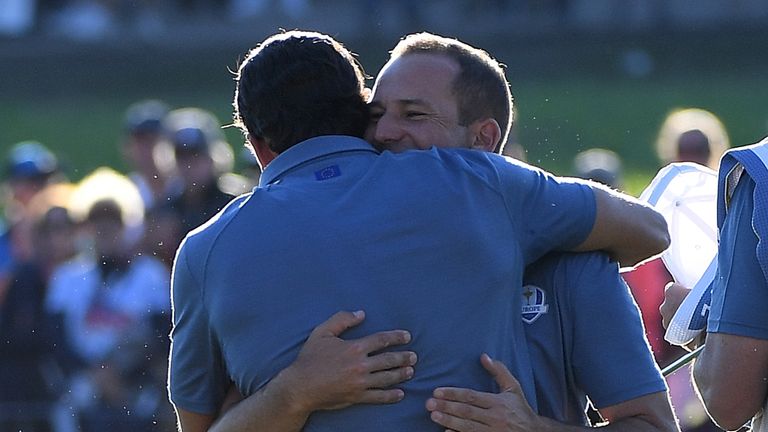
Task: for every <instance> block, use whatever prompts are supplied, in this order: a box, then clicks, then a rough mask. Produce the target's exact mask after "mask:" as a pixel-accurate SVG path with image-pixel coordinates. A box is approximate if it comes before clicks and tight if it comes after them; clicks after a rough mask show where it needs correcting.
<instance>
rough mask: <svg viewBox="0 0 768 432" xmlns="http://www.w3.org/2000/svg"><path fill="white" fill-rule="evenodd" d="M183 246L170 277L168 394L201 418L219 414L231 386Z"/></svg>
mask: <svg viewBox="0 0 768 432" xmlns="http://www.w3.org/2000/svg"><path fill="white" fill-rule="evenodd" d="M188 253H189V250H188V248H187V247H185V244H182V246H181V248H180V249H179V253H178V254H177V256H176V260H175V262H174V267H173V273H172V277H171V296H172V314H173V329H172V330H171V355H170V366H169V379H168V391H169V396H170V399H171V402H173V404H174V405H176V406H177V407H179V408H182V409H184V410H187V411H191V412H195V413H200V414H215V413H217V412H218V410H219V408H220V406H221V403H222V401H223V399H224V396H225V394H226V391H227V389H228V386H229V379H228V377H227V374H226V370H225V369H224V366H223V361H222V358H221V350H220V347H219V345H218V342H217V340H216V337H215V335H214V333H213V331H212V329H211V328H210V326H209V318H208V313H207V311H206V308H205V303H204V299H203V294H202V289H201V287H200V284H199V282H198V280H196V278H195V275H194V274H193V272H192V271H191V269H192V268H195V267H192V266H190V263H189V262H188V259H189V257H188Z"/></svg>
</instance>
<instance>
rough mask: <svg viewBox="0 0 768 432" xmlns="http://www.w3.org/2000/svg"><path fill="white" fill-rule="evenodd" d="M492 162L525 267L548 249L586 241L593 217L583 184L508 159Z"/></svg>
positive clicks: (589, 190)
mask: <svg viewBox="0 0 768 432" xmlns="http://www.w3.org/2000/svg"><path fill="white" fill-rule="evenodd" d="M494 161H495V162H496V169H497V172H498V174H499V181H500V188H501V192H502V194H503V195H504V199H505V202H506V205H507V210H508V211H509V213H510V218H511V219H512V221H513V223H514V224H515V225H516V226H517V227H518V232H519V234H520V237H519V238H520V245H521V251H522V252H523V254H524V257H525V263H526V264H530V263H531V262H533V261H535V260H536V259H538V258H540V257H541V256H543V255H544V254H545V253H547V252H549V251H552V250H571V249H573V248H575V247H576V246H578V245H579V244H581V243H582V242H583V241H584V240H586V238H587V236H588V235H589V233H590V232H591V231H592V227H593V226H594V223H595V215H596V204H595V196H594V192H593V191H592V188H591V187H590V186H589V185H588V184H587V183H585V182H583V181H580V180H577V179H570V178H564V177H556V176H553V175H552V174H550V173H547V172H546V171H543V170H540V169H538V168H535V167H532V166H530V165H526V164H523V163H521V162H518V161H514V160H511V159H506V158H497V159H494Z"/></svg>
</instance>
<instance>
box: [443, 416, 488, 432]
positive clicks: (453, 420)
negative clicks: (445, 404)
mask: <svg viewBox="0 0 768 432" xmlns="http://www.w3.org/2000/svg"><path fill="white" fill-rule="evenodd" d="M429 418H430V419H432V421H433V422H435V423H437V424H439V425H440V426H443V427H446V428H448V429H449V430H451V431H455V432H479V431H484V430H488V428H487V426H485V425H484V424H482V423H478V422H476V421H474V420H467V419H463V418H460V417H455V416H453V415H451V414H446V413H444V412H440V411H432V412H431V413H430V414H429Z"/></svg>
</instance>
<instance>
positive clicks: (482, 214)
mask: <svg viewBox="0 0 768 432" xmlns="http://www.w3.org/2000/svg"><path fill="white" fill-rule="evenodd" d="M594 217H595V202H594V196H593V194H592V191H591V190H590V189H589V188H588V187H586V186H585V185H583V184H581V183H576V182H571V181H565V180H563V179H557V178H555V177H552V176H551V175H549V174H547V173H545V172H543V171H540V170H538V169H535V168H532V167H530V166H528V165H525V164H522V163H519V162H515V161H512V160H509V159H506V158H503V157H500V156H497V155H492V154H488V153H484V152H477V151H474V150H468V149H467V150H441V149H432V150H429V151H412V152H405V153H400V154H393V153H389V152H384V153H382V154H379V153H377V152H376V151H374V150H373V148H372V147H371V146H370V145H368V144H367V143H366V142H364V141H362V140H359V139H355V138H350V137H340V136H325V137H318V138H313V139H310V140H307V141H305V142H303V143H299V144H297V145H296V146H294V147H292V148H290V149H289V150H287V151H285V152H284V153H282V154H280V155H279V156H278V157H277V158H276V159H275V160H273V161H272V162H271V163H270V164H269V165H268V166H267V168H266V169H265V171H264V173H263V174H262V176H261V180H260V186H259V187H257V188H255V189H254V191H253V192H252V194H250V195H245V196H242V197H240V198H238V199H236V200H235V201H233V202H232V203H231V204H230V205H229V206H228V207H227V208H226V209H224V210H223V211H222V212H221V213H220V214H219V215H218V216H217V217H215V218H214V219H212V220H211V221H209V222H208V223H207V224H206V225H204V226H202V227H201V228H200V229H198V230H196V231H193V232H192V233H190V235H188V236H187V238H186V239H185V240H184V242H183V244H182V246H181V248H180V250H179V252H178V255H177V259H176V263H175V266H174V276H173V283H172V285H173V287H172V291H173V307H174V311H173V313H174V329H173V333H172V341H173V345H172V352H171V371H170V384H169V388H170V396H171V399H172V401H173V402H174V403H175V404H176V405H177V406H179V407H180V408H183V409H186V410H189V411H193V412H198V413H207V414H214V413H216V412H217V411H218V407H219V405H220V404H221V401H222V399H223V396H224V393H225V392H226V390H227V388H228V386H229V382H230V380H231V381H234V383H235V384H236V385H237V387H238V388H239V389H240V391H241V392H242V393H243V394H245V395H246V396H247V395H250V394H253V393H254V392H256V391H258V390H259V389H260V388H261V387H263V386H264V385H266V384H267V383H268V382H269V380H270V379H271V378H272V377H274V376H275V374H277V373H278V372H279V371H280V370H282V369H284V368H286V367H287V366H288V365H290V364H291V362H293V360H294V359H295V357H296V355H297V353H298V351H299V349H300V348H301V346H302V344H303V343H304V341H305V340H306V338H307V336H308V335H309V333H310V331H311V330H312V329H313V328H314V327H315V326H317V325H318V324H320V323H322V322H323V321H325V320H327V319H328V318H329V317H330V316H331V315H333V314H334V313H336V312H338V311H340V310H347V311H354V310H360V309H362V310H365V312H366V319H365V321H364V322H363V323H362V324H360V325H359V326H357V327H355V328H353V329H350V330H348V331H347V332H345V333H344V334H343V335H342V337H343V338H345V339H351V338H358V337H362V336H365V335H369V334H372V333H375V332H378V331H383V330H392V329H405V330H408V331H410V332H411V334H412V336H413V340H412V341H411V343H410V344H408V345H407V346H405V347H402V348H401V347H395V348H394V349H408V350H414V351H416V352H417V353H418V355H419V362H418V364H417V366H416V374H415V376H414V377H413V379H411V380H410V381H408V382H405V383H403V384H402V385H401V386H399V387H401V388H403V389H404V391H405V393H406V397H405V399H404V400H403V401H401V402H400V403H397V404H394V405H357V406H352V407H349V408H346V409H343V410H338V411H322V412H317V413H314V414H313V415H312V416H311V417H310V418H309V421H308V423H307V425H306V427H305V430H308V431H342V430H368V431H376V430H387V431H389V430H414V431H429V430H441V429H440V428H439V427H438V426H437V425H436V424H434V423H432V422H431V421H430V420H429V415H428V413H427V412H426V410H425V408H424V403H425V401H426V399H427V398H428V397H429V396H430V395H431V393H432V391H433V390H434V388H436V387H439V386H462V387H470V388H475V389H478V390H481V391H495V390H496V389H495V384H494V382H493V379H492V378H491V377H490V376H489V375H488V373H487V372H486V371H485V370H484V369H483V368H482V366H481V365H480V362H479V357H480V354H481V353H483V352H487V353H489V354H490V355H491V356H493V357H495V358H497V359H500V360H502V361H504V362H505V363H506V364H507V365H508V366H509V367H510V369H511V370H512V371H513V373H515V374H516V376H517V377H518V379H519V380H520V382H521V384H522V386H523V388H524V389H525V391H526V394H527V395H529V400H535V397H534V392H533V377H532V372H531V367H530V363H529V359H528V352H527V349H526V346H525V337H524V334H523V331H522V325H521V322H520V317H519V315H518V314H517V313H516V311H519V310H520V307H521V304H520V296H519V288H520V286H521V283H522V269H523V265H524V264H527V263H529V262H531V261H533V260H535V259H537V258H538V257H539V256H541V255H542V254H543V253H545V252H546V251H548V250H550V249H552V248H555V247H563V248H569V247H573V246H575V245H577V244H579V243H581V242H582V241H583V240H584V239H585V238H586V236H587V235H588V233H589V232H590V230H591V228H592V225H593V223H594ZM534 403H535V402H534Z"/></svg>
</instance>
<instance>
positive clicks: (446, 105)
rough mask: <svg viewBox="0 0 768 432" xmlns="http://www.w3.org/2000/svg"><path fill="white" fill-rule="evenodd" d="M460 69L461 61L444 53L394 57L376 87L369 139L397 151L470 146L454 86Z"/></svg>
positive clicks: (381, 74) (379, 77)
mask: <svg viewBox="0 0 768 432" xmlns="http://www.w3.org/2000/svg"><path fill="white" fill-rule="evenodd" d="M458 72H459V65H458V64H456V62H455V61H453V60H452V59H450V58H448V57H446V56H444V55H439V54H408V55H405V56H403V57H398V58H396V59H394V60H391V61H390V62H389V63H387V64H386V65H385V66H384V68H383V69H382V70H381V72H380V73H379V76H378V77H377V78H376V83H375V85H374V87H373V92H372V96H371V117H372V120H371V124H370V126H369V128H368V131H367V133H366V139H368V141H370V142H372V143H373V144H374V145H376V146H377V147H379V148H381V149H385V150H391V151H395V152H398V151H403V150H408V149H428V148H430V147H432V146H436V147H470V144H471V136H470V132H469V130H468V128H467V127H466V126H461V125H459V113H458V103H457V101H456V97H455V96H454V95H453V92H452V91H451V83H452V82H453V79H454V77H455V76H456V75H457V74H458Z"/></svg>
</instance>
